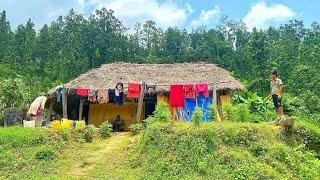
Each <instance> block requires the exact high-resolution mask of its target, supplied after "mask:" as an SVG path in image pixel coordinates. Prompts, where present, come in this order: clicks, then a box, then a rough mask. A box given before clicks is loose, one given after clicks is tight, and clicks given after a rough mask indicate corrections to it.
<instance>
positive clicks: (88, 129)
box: [83, 126, 94, 142]
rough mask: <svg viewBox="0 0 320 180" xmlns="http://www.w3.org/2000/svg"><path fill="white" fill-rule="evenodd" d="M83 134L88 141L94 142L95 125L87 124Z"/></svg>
mask: <svg viewBox="0 0 320 180" xmlns="http://www.w3.org/2000/svg"><path fill="white" fill-rule="evenodd" d="M83 134H84V139H85V141H86V142H92V141H93V137H94V127H92V126H86V127H85V128H84V130H83Z"/></svg>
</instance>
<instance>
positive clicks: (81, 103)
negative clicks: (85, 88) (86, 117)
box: [79, 97, 84, 121]
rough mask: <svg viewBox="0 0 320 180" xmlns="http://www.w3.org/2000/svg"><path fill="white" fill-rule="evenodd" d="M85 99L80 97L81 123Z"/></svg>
mask: <svg viewBox="0 0 320 180" xmlns="http://www.w3.org/2000/svg"><path fill="white" fill-rule="evenodd" d="M83 101H84V99H83V97H80V104H79V121H81V120H82V112H83Z"/></svg>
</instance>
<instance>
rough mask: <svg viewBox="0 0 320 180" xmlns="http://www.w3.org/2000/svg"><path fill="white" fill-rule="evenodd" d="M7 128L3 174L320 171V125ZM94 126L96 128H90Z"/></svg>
mask: <svg viewBox="0 0 320 180" xmlns="http://www.w3.org/2000/svg"><path fill="white" fill-rule="evenodd" d="M93 132H94V136H93V142H91V143H85V134H87V133H85V132H82V131H70V130H61V131H53V130H50V129H39V128H37V129H36V128H31V129H27V128H17V127H15V128H0V167H1V168H0V179H101V178H104V179H164V178H165V179H212V178H215V179H319V178H320V161H319V157H320V156H319V145H320V131H319V128H318V127H317V126H314V125H313V124H312V123H309V122H306V121H301V120H296V123H295V128H294V129H293V131H292V132H291V134H290V133H288V132H285V131H283V130H282V128H281V127H279V126H273V125H268V124H262V123H236V122H222V123H200V125H199V126H195V125H194V124H193V123H179V122H175V123H153V124H152V125H150V126H149V127H147V128H146V129H144V130H142V131H141V132H140V134H139V135H138V136H131V135H130V134H129V133H120V134H118V133H116V134H112V135H111V137H110V138H108V139H99V136H98V135H97V133H96V131H93ZM90 134H91V133H90Z"/></svg>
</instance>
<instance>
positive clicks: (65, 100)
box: [62, 88, 68, 119]
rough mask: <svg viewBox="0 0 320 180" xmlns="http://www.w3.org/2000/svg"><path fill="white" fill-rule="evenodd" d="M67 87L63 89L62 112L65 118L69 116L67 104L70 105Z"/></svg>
mask: <svg viewBox="0 0 320 180" xmlns="http://www.w3.org/2000/svg"><path fill="white" fill-rule="evenodd" d="M67 99H68V98H67V89H65V88H63V89H62V112H63V115H62V117H63V118H64V119H67V118H68V110H67V106H68V102H67Z"/></svg>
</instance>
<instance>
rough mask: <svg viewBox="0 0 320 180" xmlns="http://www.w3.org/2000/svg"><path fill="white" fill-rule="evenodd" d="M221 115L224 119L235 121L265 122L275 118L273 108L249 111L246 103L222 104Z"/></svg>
mask: <svg viewBox="0 0 320 180" xmlns="http://www.w3.org/2000/svg"><path fill="white" fill-rule="evenodd" d="M222 112H223V116H224V118H225V119H226V120H229V121H235V122H256V123H257V122H265V121H270V120H274V119H276V118H277V114H276V112H275V111H274V110H268V109H266V110H264V111H263V112H251V111H250V109H249V107H248V105H247V104H244V103H240V104H236V105H233V104H231V103H229V104H224V105H223V106H222Z"/></svg>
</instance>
